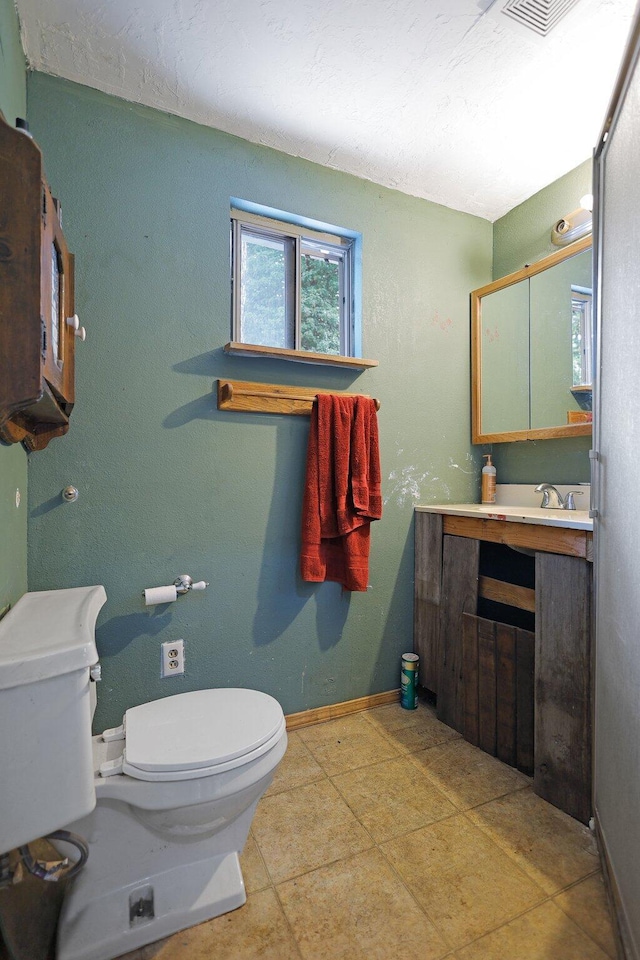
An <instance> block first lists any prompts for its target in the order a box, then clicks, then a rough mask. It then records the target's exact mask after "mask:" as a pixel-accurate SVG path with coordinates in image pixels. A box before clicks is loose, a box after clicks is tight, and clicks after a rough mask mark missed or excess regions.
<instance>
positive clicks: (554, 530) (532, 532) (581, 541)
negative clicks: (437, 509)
mask: <svg viewBox="0 0 640 960" xmlns="http://www.w3.org/2000/svg"><path fill="white" fill-rule="evenodd" d="M443 531H444V533H445V534H450V535H452V536H456V537H468V538H470V539H471V540H488V541H490V542H491V543H503V544H505V545H506V546H508V547H526V548H528V549H530V550H536V551H541V552H543V553H560V554H564V555H565V556H570V557H582V558H583V559H585V560H590V559H591V541H592V538H593V534H592V533H591V531H589V530H572V529H571V528H569V527H548V526H542V525H541V524H535V523H516V522H510V521H506V520H488V519H481V518H476V517H455V516H449V515H448V514H446V515H444V516H443Z"/></svg>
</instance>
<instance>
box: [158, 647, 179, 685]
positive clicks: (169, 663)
mask: <svg viewBox="0 0 640 960" xmlns="http://www.w3.org/2000/svg"><path fill="white" fill-rule="evenodd" d="M161 649H162V664H161V669H160V676H161V677H174V676H177V674H179V673H184V640H168V641H167V643H163V644H162V647H161Z"/></svg>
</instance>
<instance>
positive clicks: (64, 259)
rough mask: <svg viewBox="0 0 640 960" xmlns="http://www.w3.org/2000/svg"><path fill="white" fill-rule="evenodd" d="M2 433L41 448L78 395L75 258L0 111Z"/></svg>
mask: <svg viewBox="0 0 640 960" xmlns="http://www.w3.org/2000/svg"><path fill="white" fill-rule="evenodd" d="M0 193H1V195H2V210H1V211H0V439H2V440H4V441H5V443H19V442H22V443H23V445H24V446H25V447H26V448H27V450H42V449H44V447H46V446H47V444H48V443H49V441H50V440H51V439H52V438H53V437H57V436H61V435H63V434H65V433H66V432H67V430H68V429H69V415H70V413H71V410H72V408H73V404H74V400H75V388H74V355H75V342H76V338H77V337H78V336H80V337H81V338H82V339H84V328H80V325H79V322H78V318H77V317H76V315H75V308H74V259H73V255H72V254H71V253H69V250H68V248H67V244H66V242H65V238H64V235H63V233H62V226H61V220H60V205H59V204H58V201H57V200H55V199H54V198H53V197H52V196H51V192H50V190H49V187H48V185H47V183H46V181H45V179H44V174H43V164H42V155H41V153H40V150H39V149H38V146H37V145H36V143H35V142H34V141H33V140H32V139H31V138H30V137H29V135H28V134H26V133H25V132H23V131H21V130H17V129H15V128H13V127H11V126H9V124H7V123H6V122H5V120H4V118H2V115H1V114H0Z"/></svg>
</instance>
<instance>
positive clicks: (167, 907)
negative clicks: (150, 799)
mask: <svg viewBox="0 0 640 960" xmlns="http://www.w3.org/2000/svg"><path fill="white" fill-rule="evenodd" d="M196 887H197V889H198V891H199V893H198V896H197V898H194V896H193V890H194V888H196ZM246 899H247V897H246V894H245V889H244V881H243V879H242V873H241V870H240V864H239V862H238V855H237V853H229V854H226V855H225V856H221V857H218V858H216V859H207V860H203V861H200V862H199V863H188V864H182V865H179V866H176V867H173V868H170V869H168V870H166V871H164V872H163V873H162V874H159V875H157V876H150V877H148V878H146V879H145V881H144V882H143V883H141V882H139V881H138V882H136V883H133V884H130V885H129V886H127V887H119V888H117V889H114V890H109V891H104V892H103V893H102V895H101V896H100V897H99V898H98V899H95V900H93V901H91V902H90V903H87V904H85V905H84V908H83V909H82V912H81V914H79V915H77V916H76V917H71V916H69V915H68V914H67V916H66V922H65V923H64V925H63V926H62V927H61V930H60V935H59V938H58V950H57V958H58V960H111V958H113V957H118V956H120V955H121V954H124V953H128V952H129V951H130V950H136V949H137V948H138V947H142V946H145V944H148V943H152V942H154V941H155V940H161V939H162V938H163V937H168V936H170V935H171V934H172V933H177V932H178V931H179V930H184V929H185V928H186V927H191V926H194V925H195V924H197V923H203V922H204V921H205V920H211V919H212V918H213V917H218V916H220V914H223V913H227V912H228V911H229V910H235V909H236V908H237V907H241V906H242V904H243V903H245V901H246ZM140 900H142V901H143V902H144V901H146V903H147V904H150V902H151V901H152V904H153V905H152V910H153V916H146V917H145V916H141V917H140V918H134V919H130V917H131V904H132V903H133V904H135V903H137V902H139V901H140ZM150 910H151V907H150V906H148V907H147V911H148V912H150ZM141 912H144V908H143V910H142V911H141Z"/></svg>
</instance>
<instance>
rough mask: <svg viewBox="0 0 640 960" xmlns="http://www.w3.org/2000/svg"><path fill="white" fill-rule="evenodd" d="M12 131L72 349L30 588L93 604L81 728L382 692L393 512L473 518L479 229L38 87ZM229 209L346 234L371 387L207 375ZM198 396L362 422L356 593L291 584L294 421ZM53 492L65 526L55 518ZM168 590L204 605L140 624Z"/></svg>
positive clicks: (485, 260) (260, 365)
mask: <svg viewBox="0 0 640 960" xmlns="http://www.w3.org/2000/svg"><path fill="white" fill-rule="evenodd" d="M29 117H30V122H31V128H32V130H33V133H34V135H35V137H36V139H37V140H38V142H39V144H40V145H41V147H42V149H43V152H44V156H45V165H46V169H47V173H48V177H49V180H50V181H51V183H52V187H53V190H54V192H55V194H56V195H57V196H59V197H60V198H61V201H62V206H63V214H64V226H65V234H66V236H67V240H68V242H69V246H70V249H71V250H73V251H74V252H75V254H76V263H77V309H78V312H79V315H80V318H81V322H82V323H83V324H84V325H85V326H86V328H87V342H86V343H85V344H80V345H79V347H78V350H77V371H78V374H77V403H76V408H75V409H74V412H73V417H72V421H71V428H70V431H69V434H68V435H67V436H66V437H64V438H61V439H58V440H55V441H53V442H52V443H51V444H50V445H49V447H48V448H47V449H46V450H44V451H42V452H41V453H37V454H35V455H33V456H32V458H31V476H30V533H29V547H30V549H29V559H30V581H29V588H30V589H32V590H37V589H46V588H56V587H67V586H72V585H78V584H91V583H103V584H104V585H105V587H106V591H107V594H108V597H109V601H108V604H107V605H106V607H105V608H104V610H103V613H102V614H101V617H100V620H99V629H98V644H99V649H100V655H101V659H102V664H103V675H104V682H103V683H102V685H101V689H100V705H99V713H98V715H97V718H96V722H97V725H98V726H100V725H103V724H107V725H108V724H113V723H117V722H118V720H119V717H120V716H121V713H122V711H123V709H125V708H126V707H128V706H130V705H131V704H135V703H139V702H142V701H145V700H148V699H151V698H153V697H158V696H165V695H169V694H173V693H177V692H181V691H183V690H189V689H193V688H200V687H207V686H213V685H222V686H225V685H226V686H232V685H240V686H254V687H257V688H260V689H263V690H266V691H267V692H270V693H272V694H274V695H275V696H277V697H278V698H279V699H280V701H281V702H282V704H283V707H284V709H285V711H286V712H293V711H298V710H303V709H307V708H310V707H315V706H318V705H322V704H328V703H335V702H339V701H342V700H347V699H351V698H354V697H359V696H363V695H366V694H369V693H374V692H378V691H382V690H389V689H392V688H395V687H397V686H398V685H399V677H398V670H399V658H400V654H401V653H403V652H404V651H405V650H409V649H411V646H412V619H413V599H412V597H413V506H414V504H416V503H428V502H442V501H446V500H458V501H463V500H469V499H475V498H477V496H478V490H479V467H480V464H479V462H478V461H479V456H480V450H479V449H477V448H473V447H472V446H471V444H470V423H469V420H470V412H469V291H470V290H471V289H473V288H475V287H478V286H480V285H482V284H484V283H487V282H488V281H489V280H490V278H491V259H492V227H491V224H489V223H488V222H486V221H483V220H480V219H478V218H475V217H471V216H469V215H466V214H462V213H459V212H455V211H452V210H449V209H447V208H445V207H442V206H437V205H435V204H432V203H428V202H426V201H422V200H418V199H415V198H412V197H408V196H406V195H403V194H401V193H397V192H394V191H391V190H388V189H385V188H383V187H380V186H377V185H375V184H373V183H369V182H366V181H363V180H359V179H356V178H354V177H350V176H347V175H345V174H341V173H338V172H336V171H332V170H328V169H326V168H323V167H319V166H316V165H314V164H311V163H308V162H306V161H302V160H300V159H296V158H292V157H289V156H285V155H283V154H280V153H277V152H275V151H273V150H270V149H266V148H261V147H258V146H255V145H253V144H250V143H247V142H245V141H243V140H240V139H237V138H234V137H231V136H228V135H226V134H222V133H220V132H217V131H214V130H211V129H208V128H204V127H200V126H197V125H196V124H193V123H190V122H188V121H185V120H181V119H177V118H173V117H169V116H167V115H164V114H161V113H158V112H156V111H154V110H150V109H147V108H142V107H137V106H133V105H131V104H128V103H125V102H122V101H119V100H117V99H114V98H112V97H109V96H106V95H103V94H101V93H98V92H95V91H92V90H89V89H87V88H84V87H81V86H77V85H74V84H72V83H69V82H66V81H62V80H59V79H54V78H52V77H48V76H45V75H42V74H37V73H36V74H33V75H32V76H31V77H30V80H29ZM231 196H238V197H242V198H244V199H247V200H252V201H256V202H259V203H263V204H266V205H268V206H273V207H278V208H281V209H286V210H290V211H291V212H293V213H296V214H301V215H305V216H308V217H312V218H315V219H318V220H321V221H325V222H329V223H336V224H339V225H341V226H344V227H348V228H351V229H353V230H357V231H360V232H361V233H362V235H363V328H364V334H363V340H364V355H365V356H367V357H372V358H375V359H378V360H379V361H380V366H379V367H378V368H376V369H373V370H369V371H366V372H365V373H362V374H360V375H358V374H357V373H353V372H350V373H349V372H346V371H342V370H338V369H335V370H333V369H331V368H322V367H315V366H311V365H306V364H296V363H288V362H286V361H282V360H280V361H276V360H264V359H247V358H238V357H228V356H226V354H224V352H223V350H222V346H223V344H224V343H226V342H227V341H228V340H229V339H230V334H229V224H228V221H229V198H230V197H231ZM218 377H233V378H237V379H246V380H258V381H271V382H274V383H291V384H300V385H305V386H317V387H319V388H328V389H337V390H352V391H353V390H357V391H362V392H365V393H369V394H371V395H372V396H375V397H378V398H379V399H380V401H381V404H382V406H381V410H380V414H379V424H380V435H381V458H382V472H383V494H384V498H385V513H384V518H383V520H382V521H381V522H379V523H375V524H374V525H373V527H372V545H371V567H370V584H371V587H370V589H369V591H368V592H367V593H366V594H349V593H342V592H341V589H340V587H339V586H338V585H337V584H322V585H315V584H307V583H303V582H302V581H301V580H300V579H299V577H298V572H297V571H298V550H299V526H300V508H301V498H302V482H303V473H304V459H305V451H306V441H307V433H308V421H307V419H306V418H302V417H290V416H289V417H287V416H272V415H257V414H256V415H253V414H239V413H228V412H218V411H217V409H216V403H215V397H214V393H213V389H214V387H215V381H216V379H217V378H218ZM68 483H72V484H74V485H76V486H77V487H78V489H79V491H80V498H79V500H78V501H77V502H76V503H75V504H64V503H62V502H61V501H60V490H61V489H62V488H63V487H64V486H65V485H66V484H68ZM180 573H190V574H191V575H192V576H194V577H195V578H198V579H200V578H203V579H206V580H208V581H210V587H209V589H208V590H207V591H206V592H204V593H200V594H194V595H189V596H186V597H183V598H181V599H180V600H179V601H178V602H177V603H175V604H172V605H168V606H166V607H165V608H160V609H154V608H148V609H147V608H145V607H144V605H143V601H142V597H141V593H142V590H143V589H144V588H145V587H147V586H154V585H159V584H163V583H168V582H171V581H172V580H173V578H174V577H175V576H177V575H178V574H180ZM181 637H183V638H184V639H185V641H186V662H187V672H186V676H185V678H184V680H182V679H171V680H160V679H159V665H160V644H161V642H163V641H164V640H170V639H177V638H181Z"/></svg>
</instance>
